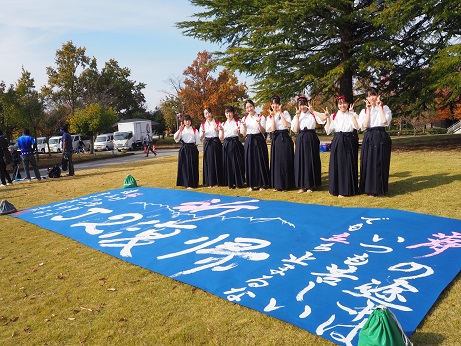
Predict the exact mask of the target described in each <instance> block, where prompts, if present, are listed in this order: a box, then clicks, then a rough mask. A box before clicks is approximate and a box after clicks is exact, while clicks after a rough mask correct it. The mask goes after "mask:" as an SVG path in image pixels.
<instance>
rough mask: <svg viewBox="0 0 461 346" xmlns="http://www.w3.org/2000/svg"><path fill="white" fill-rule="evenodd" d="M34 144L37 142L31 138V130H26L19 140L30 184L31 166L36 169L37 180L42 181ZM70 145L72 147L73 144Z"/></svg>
mask: <svg viewBox="0 0 461 346" xmlns="http://www.w3.org/2000/svg"><path fill="white" fill-rule="evenodd" d="M34 144H35V140H34V138H33V137H31V136H30V132H29V129H26V128H25V129H24V130H23V131H22V136H21V137H19V138H18V147H19V149H21V157H22V164H23V165H24V172H25V174H26V180H27V181H28V182H29V183H30V182H31V178H30V172H29V165H32V168H33V169H34V173H35V178H37V180H38V181H41V180H42V177H41V175H40V171H39V170H38V166H37V162H36V161H35V156H34ZM70 144H71V145H72V142H71V143H70Z"/></svg>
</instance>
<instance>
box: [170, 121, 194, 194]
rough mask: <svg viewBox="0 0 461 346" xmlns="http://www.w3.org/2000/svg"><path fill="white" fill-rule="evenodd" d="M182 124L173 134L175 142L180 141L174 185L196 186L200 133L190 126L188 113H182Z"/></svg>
mask: <svg viewBox="0 0 461 346" xmlns="http://www.w3.org/2000/svg"><path fill="white" fill-rule="evenodd" d="M183 122H184V123H183V124H181V126H180V127H179V130H178V131H177V132H176V133H175V134H174V137H173V138H174V140H175V141H176V143H178V142H181V143H182V145H181V148H180V149H179V153H178V174H177V178H176V186H184V187H186V188H188V189H192V188H197V187H198V149H197V145H199V144H200V135H199V133H198V131H197V129H195V128H194V127H192V118H191V116H190V115H189V114H185V115H184V119H183Z"/></svg>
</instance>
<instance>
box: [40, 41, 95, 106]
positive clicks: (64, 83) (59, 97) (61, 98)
mask: <svg viewBox="0 0 461 346" xmlns="http://www.w3.org/2000/svg"><path fill="white" fill-rule="evenodd" d="M85 51H86V48H85V47H79V48H77V47H75V46H74V44H73V43H72V41H68V42H67V43H65V44H63V45H62V48H61V49H58V50H57V51H56V58H55V63H56V68H53V67H47V68H46V73H47V74H48V86H47V87H44V88H43V89H42V91H43V93H44V94H45V95H47V96H49V97H51V99H52V101H53V102H54V103H56V104H67V105H68V106H69V107H70V110H71V114H73V113H74V111H75V109H76V108H77V107H79V106H80V97H81V96H82V86H81V83H80V80H79V75H80V72H81V71H82V70H83V69H84V68H85V67H86V66H87V65H88V64H89V63H90V58H89V57H88V56H86V55H85Z"/></svg>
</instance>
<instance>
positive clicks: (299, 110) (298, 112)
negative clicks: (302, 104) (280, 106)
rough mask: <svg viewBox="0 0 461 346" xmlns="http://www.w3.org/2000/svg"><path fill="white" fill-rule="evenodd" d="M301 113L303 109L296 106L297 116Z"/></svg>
mask: <svg viewBox="0 0 461 346" xmlns="http://www.w3.org/2000/svg"><path fill="white" fill-rule="evenodd" d="M300 114H301V109H300V108H299V107H298V106H296V116H297V117H299V115H300Z"/></svg>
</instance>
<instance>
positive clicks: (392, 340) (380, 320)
mask: <svg viewBox="0 0 461 346" xmlns="http://www.w3.org/2000/svg"><path fill="white" fill-rule="evenodd" d="M384 345H385V346H412V345H413V343H412V342H411V341H410V339H408V337H407V336H406V335H405V332H404V331H403V330H402V327H401V326H400V323H399V322H398V321H397V318H396V317H395V316H394V314H393V313H392V312H391V311H390V310H389V309H388V308H386V307H385V306H377V307H376V308H375V309H374V310H373V312H372V313H371V315H370V317H368V320H367V321H366V322H365V325H364V326H363V328H362V329H361V330H360V333H359V343H358V346H384Z"/></svg>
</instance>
